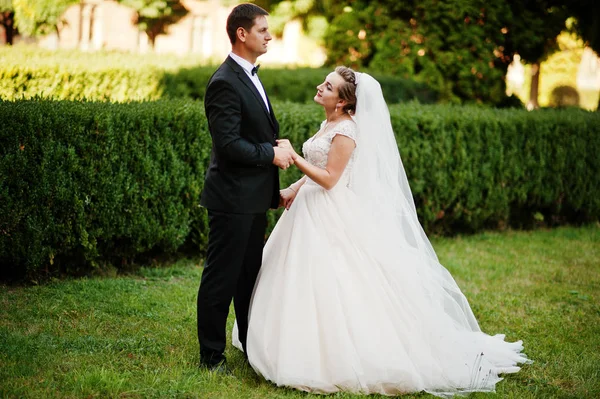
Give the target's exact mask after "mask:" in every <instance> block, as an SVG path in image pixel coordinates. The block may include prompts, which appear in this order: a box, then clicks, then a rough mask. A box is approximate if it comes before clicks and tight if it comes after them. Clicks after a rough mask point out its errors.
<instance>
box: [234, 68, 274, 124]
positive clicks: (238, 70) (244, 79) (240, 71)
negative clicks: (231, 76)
mask: <svg viewBox="0 0 600 399" xmlns="http://www.w3.org/2000/svg"><path fill="white" fill-rule="evenodd" d="M226 62H227V64H228V65H229V66H230V67H231V68H232V69H233V70H234V71H235V72H236V73H237V75H238V79H239V80H240V81H241V82H242V83H243V84H244V85H246V87H248V88H249V89H250V91H251V92H252V94H254V97H255V98H256V100H257V101H258V102H259V103H260V106H261V107H262V109H263V111H265V114H266V115H267V116H268V117H269V121H270V122H271V125H272V126H273V127H275V123H274V121H273V120H274V114H273V107H272V106H271V103H270V102H269V96H267V102H268V104H269V109H267V106H266V105H265V101H264V100H263V98H262V96H261V95H260V93H259V92H258V90H257V89H256V86H254V83H252V81H251V80H250V78H249V77H248V75H247V74H246V72H245V71H244V69H243V68H242V67H241V66H240V65H239V64H238V63H237V62H235V61H234V60H233V59H232V58H231V57H227V60H226ZM261 84H262V82H261ZM263 90H264V86H263ZM266 94H267V93H266V91H265V96H266ZM269 110H270V111H269Z"/></svg>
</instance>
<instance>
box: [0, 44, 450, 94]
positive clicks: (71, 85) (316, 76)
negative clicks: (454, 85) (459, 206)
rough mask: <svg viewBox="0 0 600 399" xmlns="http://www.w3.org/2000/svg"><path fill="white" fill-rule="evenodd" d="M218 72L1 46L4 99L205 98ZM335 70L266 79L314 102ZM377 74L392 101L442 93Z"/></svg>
mask: <svg viewBox="0 0 600 399" xmlns="http://www.w3.org/2000/svg"><path fill="white" fill-rule="evenodd" d="M195 62H196V63H197V62H198V61H197V60H195ZM214 71H215V67H214V66H209V67H202V66H194V59H190V60H182V61H181V62H180V63H179V64H178V62H177V61H173V60H172V57H169V58H168V59H164V58H160V57H157V58H156V59H150V58H147V57H142V56H133V55H132V56H127V57H126V56H123V55H122V54H113V53H107V54H98V53H95V54H81V53H78V52H74V51H61V52H58V53H56V54H54V53H51V52H42V51H39V50H31V49H27V48H19V49H1V48H0V82H1V83H2V84H0V98H4V99H20V98H32V97H36V96H41V97H47V98H52V99H59V100H76V99H84V98H85V99H88V100H101V101H118V102H125V101H131V100H135V101H139V100H156V99H159V98H163V97H168V98H189V99H195V100H198V99H199V100H201V99H203V98H204V92H205V89H206V84H207V82H208V80H209V79H210V77H211V76H212V74H213V73H214ZM330 71H331V70H330V69H326V68H321V69H311V68H299V69H280V68H268V67H265V68H262V69H261V72H260V77H261V81H262V83H263V85H264V86H265V88H266V90H267V92H268V93H269V97H270V99H271V100H272V101H293V102H312V99H313V97H314V95H315V93H316V86H317V85H318V84H320V83H321V82H322V81H323V80H324V79H325V76H327V74H328V73H329V72H330ZM374 76H375V77H376V78H377V79H379V81H380V82H381V85H382V88H383V91H384V93H385V95H386V98H387V99H388V101H389V102H391V103H395V102H401V101H407V100H412V99H416V100H418V101H420V102H422V103H431V102H435V101H436V100H437V97H438V96H437V94H436V93H435V92H434V91H433V90H432V89H430V88H428V87H427V86H426V85H425V84H422V83H418V82H415V81H414V80H410V79H404V78H400V77H394V76H390V75H383V74H374Z"/></svg>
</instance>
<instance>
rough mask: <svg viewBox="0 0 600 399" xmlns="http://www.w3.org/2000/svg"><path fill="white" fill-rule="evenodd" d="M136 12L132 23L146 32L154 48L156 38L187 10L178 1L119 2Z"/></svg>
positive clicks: (137, 0)
mask: <svg viewBox="0 0 600 399" xmlns="http://www.w3.org/2000/svg"><path fill="white" fill-rule="evenodd" d="M120 2H121V4H123V5H125V6H128V7H131V8H133V9H134V10H135V12H136V17H135V19H134V21H133V23H135V24H137V25H138V28H139V29H140V30H141V31H144V32H146V34H147V35H148V39H150V44H151V46H152V48H154V43H155V42H156V37H157V36H158V35H160V34H163V33H166V31H167V29H168V26H169V25H171V24H174V23H176V22H177V21H179V20H180V19H181V18H182V17H184V16H185V15H186V14H187V12H188V10H187V9H186V8H185V6H184V5H183V4H182V3H181V1H180V0H120Z"/></svg>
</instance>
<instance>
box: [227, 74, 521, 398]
mask: <svg viewBox="0 0 600 399" xmlns="http://www.w3.org/2000/svg"><path fill="white" fill-rule="evenodd" d="M359 79H360V80H359V83H358V86H357V99H358V102H357V107H356V111H357V112H356V115H355V118H354V122H352V121H345V122H341V123H339V124H338V125H336V126H334V127H333V129H331V130H330V131H329V132H325V133H324V134H323V133H321V131H319V132H317V134H316V135H315V136H314V137H313V138H311V139H309V140H308V141H307V142H306V143H304V145H303V153H304V156H305V158H306V159H307V160H308V161H309V162H310V163H312V164H313V165H316V166H319V167H322V168H324V167H325V165H326V164H327V158H328V153H329V149H330V147H331V143H332V141H333V140H334V138H335V137H336V136H337V135H344V136H346V137H350V138H352V139H354V140H355V142H356V145H357V146H356V149H355V151H354V153H353V155H352V157H351V159H350V161H349V164H348V165H347V167H346V170H345V171H344V173H343V175H342V178H340V180H339V182H338V183H337V185H336V186H335V187H334V188H332V189H331V190H326V189H324V188H322V187H320V186H319V185H317V184H316V183H315V182H313V181H311V180H310V179H308V180H307V182H306V183H305V184H304V185H303V186H302V188H301V189H300V190H299V193H298V195H297V197H296V199H295V201H294V203H293V205H292V207H291V208H290V210H289V211H285V212H284V213H283V215H282V216H281V218H280V219H279V221H278V223H277V225H276V226H275V229H274V230H273V232H272V233H271V235H270V237H269V239H268V241H267V244H266V246H265V250H264V256H263V265H262V268H261V271H260V274H259V277H258V280H257V283H256V286H255V290H254V294H253V297H252V302H251V308H250V315H249V330H248V341H247V348H248V358H249V361H250V364H251V365H252V367H253V368H254V370H255V371H256V372H257V373H258V374H260V375H262V376H263V377H264V378H266V379H267V380H269V381H272V382H273V383H275V384H277V385H280V386H288V387H293V388H297V389H300V390H304V391H310V392H316V393H333V392H338V391H348V392H355V393H364V394H370V393H381V394H384V395H396V394H400V393H407V392H419V391H427V392H429V393H432V394H434V395H437V396H442V397H447V396H452V395H455V394H463V393H468V392H473V391H494V387H495V384H496V383H497V382H498V381H500V380H501V378H500V377H499V374H501V373H513V372H517V371H518V370H519V367H518V364H520V363H524V362H529V361H528V360H527V358H526V357H525V355H523V354H522V353H521V350H522V349H523V346H522V343H521V341H518V342H514V343H509V342H505V341H504V336H503V335H495V336H490V335H487V334H484V333H482V332H481V331H480V329H479V326H478V323H477V320H476V319H475V317H474V315H473V312H472V311H471V308H470V306H469V304H468V302H467V300H466V298H465V297H464V295H463V294H462V292H461V291H460V289H459V288H458V286H457V284H456V283H455V281H454V279H453V278H452V276H451V275H450V273H449V272H448V271H447V270H446V269H445V268H444V267H443V266H442V265H440V264H439V262H438V259H437V257H436V255H435V252H434V250H433V248H432V247H431V244H430V243H429V240H428V239H427V237H426V235H425V233H424V232H423V229H422V228H421V225H420V224H419V221H418V219H417V215H416V212H415V206H414V202H413V200H412V194H411V192H410V187H409V186H408V181H407V179H406V174H405V172H404V168H403V167H402V162H401V160H400V156H399V153H398V147H397V144H396V141H395V138H394V134H393V131H392V127H391V123H390V118H389V113H388V109H387V105H386V104H385V101H384V99H383V95H382V94H381V89H380V87H379V84H378V83H377V81H376V80H375V79H373V78H372V77H370V76H369V75H366V74H360V77H359ZM322 127H323V125H322ZM233 343H234V345H235V346H236V347H238V348H240V349H241V345H240V343H239V340H238V338H237V326H236V327H234V331H233Z"/></svg>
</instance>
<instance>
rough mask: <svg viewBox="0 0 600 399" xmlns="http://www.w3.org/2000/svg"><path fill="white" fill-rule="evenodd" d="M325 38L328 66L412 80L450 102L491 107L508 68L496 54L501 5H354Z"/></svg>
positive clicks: (427, 1)
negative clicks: (343, 66)
mask: <svg viewBox="0 0 600 399" xmlns="http://www.w3.org/2000/svg"><path fill="white" fill-rule="evenodd" d="M347 4H348V5H347V6H345V7H341V8H340V9H339V10H338V11H337V12H336V13H335V14H336V17H335V18H334V19H333V21H332V22H331V24H330V28H329V30H328V33H327V36H326V44H327V49H328V51H329V53H328V57H329V58H328V63H330V64H340V63H343V64H349V65H352V66H354V67H356V68H369V69H373V70H377V71H381V72H388V73H395V74H400V75H402V76H404V77H406V78H409V77H410V78H415V79H416V80H418V81H421V82H423V83H426V84H427V85H428V86H430V87H432V88H434V89H436V90H438V91H439V92H440V96H441V97H440V98H441V99H442V100H445V101H450V102H462V101H475V102H479V103H491V104H497V103H500V102H501V101H503V100H504V98H505V83H504V80H503V77H504V75H505V73H506V69H507V68H508V63H506V62H505V59H504V54H503V53H502V51H500V50H499V49H500V48H501V46H502V44H503V43H504V37H503V33H502V28H503V26H504V18H505V15H507V14H509V12H510V10H509V8H508V6H507V4H506V2H505V1H501V0H496V1H484V0H443V1H441V0H422V1H418V0H405V1H401V2H398V1H396V0H376V1H366V0H356V1H350V2H348V3H347Z"/></svg>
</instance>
